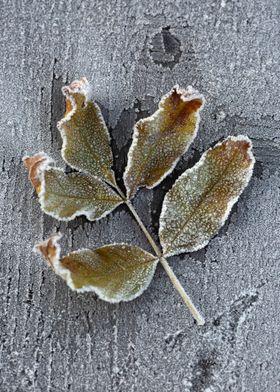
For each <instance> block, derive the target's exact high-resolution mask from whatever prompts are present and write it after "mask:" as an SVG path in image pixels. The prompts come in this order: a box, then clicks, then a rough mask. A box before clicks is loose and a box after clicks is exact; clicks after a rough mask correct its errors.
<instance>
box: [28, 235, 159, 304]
mask: <svg viewBox="0 0 280 392" xmlns="http://www.w3.org/2000/svg"><path fill="white" fill-rule="evenodd" d="M59 238H60V235H56V236H53V237H51V238H49V239H48V240H46V241H44V242H43V243H41V244H38V245H36V247H35V248H36V250H37V251H38V252H39V253H40V254H41V255H43V256H44V257H45V259H46V260H47V262H48V264H49V265H50V266H51V267H52V268H53V270H54V271H55V273H56V274H57V275H59V276H61V277H62V278H63V279H64V280H65V281H66V283H67V284H68V286H69V287H70V288H71V289H72V290H75V291H78V292H85V291H93V292H95V293H96V294H97V295H98V296H99V297H100V298H101V299H103V300H105V301H108V302H120V301H130V300H132V299H134V298H136V297H138V296H139V295H140V294H142V292H143V291H144V290H145V289H146V288H147V287H148V286H149V284H150V282H151V280H152V278H153V275H154V272H155V269H156V265H157V262H158V260H157V259H156V258H155V257H154V256H153V255H151V254H150V253H148V252H146V251H144V250H143V249H141V248H139V247H137V246H133V245H127V244H112V245H105V246H102V247H101V248H97V249H94V250H90V249H82V250H78V251H76V252H72V253H70V254H68V255H67V256H63V257H60V247H59V245H58V243H57V241H58V239H59Z"/></svg>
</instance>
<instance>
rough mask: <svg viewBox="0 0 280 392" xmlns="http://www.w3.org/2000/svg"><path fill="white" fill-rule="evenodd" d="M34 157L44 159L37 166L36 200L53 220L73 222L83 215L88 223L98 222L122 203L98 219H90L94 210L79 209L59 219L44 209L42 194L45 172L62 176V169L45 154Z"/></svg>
mask: <svg viewBox="0 0 280 392" xmlns="http://www.w3.org/2000/svg"><path fill="white" fill-rule="evenodd" d="M36 155H41V156H42V158H44V160H43V161H42V162H41V163H40V165H39V166H38V170H37V177H38V179H39V180H40V183H41V188H40V191H39V193H38V199H39V203H40V206H41V209H42V211H43V212H44V213H46V214H47V215H49V216H52V217H53V218H55V219H57V220H60V221H65V222H67V221H70V220H73V219H75V218H76V217H78V216H81V215H85V216H86V218H87V219H88V220H89V221H92V220H94V221H98V220H100V219H102V218H104V217H105V216H106V215H108V214H110V212H112V211H113V210H114V209H115V208H117V207H118V206H119V205H120V204H122V203H123V201H122V200H120V202H119V203H117V202H116V204H115V205H114V207H113V208H111V209H108V210H106V211H104V213H103V214H102V215H100V216H99V217H97V218H94V219H92V215H93V212H94V209H80V210H78V211H76V212H75V213H74V214H72V215H71V216H70V217H61V216H59V215H58V214H56V213H54V212H50V211H49V210H48V209H47V208H46V205H45V203H44V194H45V192H46V182H45V176H44V173H45V172H46V171H47V170H49V169H53V168H55V170H57V171H60V172H61V173H63V174H65V173H64V171H63V169H61V168H59V167H56V166H55V161H54V160H53V159H52V158H51V157H49V156H48V155H47V154H46V153H45V152H43V151H42V152H40V153H38V154H36ZM27 158H30V157H29V156H24V157H23V158H22V160H23V161H24V160H25V159H27ZM94 179H95V181H99V182H100V183H101V184H102V185H105V184H103V183H102V181H101V180H100V179H98V178H96V177H94ZM112 192H113V191H112Z"/></svg>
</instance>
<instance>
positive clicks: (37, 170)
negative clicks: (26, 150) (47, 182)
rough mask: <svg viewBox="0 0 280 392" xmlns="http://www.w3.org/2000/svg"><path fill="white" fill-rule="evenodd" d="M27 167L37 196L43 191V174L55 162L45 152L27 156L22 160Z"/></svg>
mask: <svg viewBox="0 0 280 392" xmlns="http://www.w3.org/2000/svg"><path fill="white" fill-rule="evenodd" d="M22 161H23V163H24V165H25V167H26V168H27V170H28V178H29V180H30V182H31V184H32V185H33V187H34V189H35V191H36V192H37V194H39V193H40V191H41V186H42V178H41V174H42V172H43V171H44V170H45V169H46V168H47V167H48V166H49V165H50V164H52V163H53V160H52V159H51V158H50V157H49V156H48V155H47V154H45V153H44V152H39V153H37V154H35V155H33V156H25V157H23V158H22Z"/></svg>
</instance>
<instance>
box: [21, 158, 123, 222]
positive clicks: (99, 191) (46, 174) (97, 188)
mask: <svg viewBox="0 0 280 392" xmlns="http://www.w3.org/2000/svg"><path fill="white" fill-rule="evenodd" d="M51 162H52V160H51V159H50V158H49V157H48V156H47V155H46V154H44V153H40V154H36V155H34V156H33V157H25V158H24V163H25V165H26V166H27V168H28V169H29V177H30V179H31V182H32V184H33V186H34V188H35V189H36V191H37V193H38V196H39V201H40V204H41V207H42V210H43V211H44V212H45V213H46V214H48V215H51V216H53V217H54V218H56V219H59V220H70V219H74V218H75V217H76V216H79V215H85V216H86V217H87V218H88V219H89V220H96V219H100V218H102V217H104V216H105V215H107V214H108V213H109V212H111V211H112V210H113V209H114V208H116V207H117V206H118V205H120V204H121V203H122V199H121V198H120V196H118V195H117V194H116V192H114V191H113V190H112V189H111V188H110V186H109V185H107V184H106V183H104V182H102V181H100V180H99V179H98V178H95V177H91V176H89V175H87V174H83V173H71V174H65V173H64V172H63V171H62V170H61V169H58V168H53V167H51V166H50V163H51Z"/></svg>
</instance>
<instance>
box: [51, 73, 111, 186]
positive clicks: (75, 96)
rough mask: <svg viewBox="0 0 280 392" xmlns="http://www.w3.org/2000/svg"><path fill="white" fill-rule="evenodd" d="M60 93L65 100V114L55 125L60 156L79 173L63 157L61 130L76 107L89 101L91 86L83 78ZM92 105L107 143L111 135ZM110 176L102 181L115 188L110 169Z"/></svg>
mask: <svg viewBox="0 0 280 392" xmlns="http://www.w3.org/2000/svg"><path fill="white" fill-rule="evenodd" d="M62 93H63V95H64V96H65V99H66V105H65V113H64V117H63V118H62V119H61V120H60V121H58V123H57V128H58V130H59V132H60V135H61V138H62V148H61V156H62V158H63V159H64V161H65V162H66V163H67V164H69V165H70V166H71V167H72V168H74V169H75V170H78V171H79V172H80V171H81V169H80V168H79V167H75V166H73V164H71V163H69V162H68V161H67V159H66V157H65V153H64V151H65V148H66V136H65V131H64V129H63V125H64V124H65V123H67V122H68V121H70V120H71V117H72V116H73V115H74V114H75V112H76V110H77V108H78V106H80V107H84V106H86V105H87V102H88V101H90V100H91V98H92V88H91V85H90V83H89V82H88V80H87V78H85V77H83V78H81V80H74V81H73V82H72V83H70V85H69V86H64V87H62ZM92 103H93V104H94V105H95V107H96V108H97V109H98V113H99V115H98V117H99V120H100V123H102V124H103V126H104V129H105V130H106V133H107V136H108V139H109V141H111V135H110V133H109V131H108V128H107V125H106V123H105V121H104V118H103V116H102V113H101V110H100V108H99V106H98V105H97V103H96V102H94V101H92ZM111 174H112V178H111V180H110V181H109V180H108V179H107V180H105V179H104V181H106V182H107V183H108V184H110V185H112V186H113V187H115V186H116V180H115V174H114V171H113V170H112V169H111Z"/></svg>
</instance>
